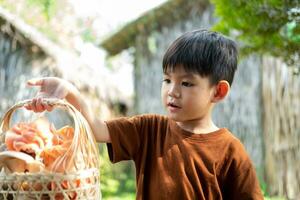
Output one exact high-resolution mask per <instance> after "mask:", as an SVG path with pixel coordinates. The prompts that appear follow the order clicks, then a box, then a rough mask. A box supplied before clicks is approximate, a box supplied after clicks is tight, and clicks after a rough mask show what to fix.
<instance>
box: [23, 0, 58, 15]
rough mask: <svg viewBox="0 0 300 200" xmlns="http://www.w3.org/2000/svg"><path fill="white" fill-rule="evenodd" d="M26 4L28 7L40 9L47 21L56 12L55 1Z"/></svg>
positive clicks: (29, 1)
mask: <svg viewBox="0 0 300 200" xmlns="http://www.w3.org/2000/svg"><path fill="white" fill-rule="evenodd" d="M27 2H28V4H29V5H36V6H39V7H41V9H42V11H43V14H44V15H45V17H46V18H47V20H49V19H50V17H51V16H52V15H53V14H54V13H55V11H56V0H27Z"/></svg>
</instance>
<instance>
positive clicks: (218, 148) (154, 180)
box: [26, 30, 263, 200]
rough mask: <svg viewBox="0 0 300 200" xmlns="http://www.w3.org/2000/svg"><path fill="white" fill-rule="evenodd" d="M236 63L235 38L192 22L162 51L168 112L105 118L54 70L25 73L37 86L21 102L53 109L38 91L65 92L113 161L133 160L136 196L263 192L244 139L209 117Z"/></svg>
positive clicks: (256, 195) (242, 196) (241, 198)
mask: <svg viewBox="0 0 300 200" xmlns="http://www.w3.org/2000/svg"><path fill="white" fill-rule="evenodd" d="M236 67H237V47H236V44H235V43H234V42H233V41H232V40H230V39H228V38H226V37H225V36H223V35H221V34H219V33H216V32H212V31H208V30H196V31H192V32H188V33H185V34H183V35H182V36H181V37H179V38H178V39H177V40H175V41H174V42H173V44H172V45H171V46H170V47H169V48H168V50H167V51H166V53H165V55H164V58H163V83H162V88H161V94H162V102H163V105H164V106H165V107H166V109H167V116H160V115H154V114H147V115H140V116H134V117H126V118H125V117H124V118H119V119H115V120H111V121H106V122H102V121H100V120H99V119H98V118H97V117H96V116H95V115H94V114H93V112H92V111H91V110H90V108H89V107H88V106H87V105H86V104H85V102H84V99H83V98H82V97H81V96H80V94H79V92H78V90H77V89H76V88H75V87H74V86H72V85H71V84H70V83H68V82H66V81H64V80H61V79H58V78H53V77H52V78H51V77H48V78H42V79H34V80H30V81H28V84H29V85H31V86H40V87H41V89H40V92H39V93H38V95H37V97H35V98H34V99H33V101H32V104H30V105H27V106H26V108H27V109H29V110H33V111H35V112H41V111H44V110H48V111H51V110H52V107H51V106H50V105H45V104H44V103H43V102H42V98H61V99H62V98H65V99H66V100H67V101H68V102H70V103H71V104H73V105H74V106H75V107H76V108H77V109H78V110H80V111H81V112H82V114H83V115H84V116H85V118H86V119H87V121H88V122H89V124H90V126H91V128H92V130H93V132H94V135H95V137H96V140H97V141H98V142H106V143H107V147H108V150H109V156H110V159H111V161H112V162H119V161H121V160H129V159H132V160H133V161H134V162H135V166H136V178H137V179H136V183H137V197H136V199H139V200H141V199H153V200H158V199H170V200H171V199H172V200H175V199H178V200H183V199H212V200H213V199H229V200H234V199H237V200H246V199H255V200H257V199H263V197H262V194H261V190H260V187H259V183H258V180H257V177H256V174H255V170H254V167H253V165H252V163H251V160H250V158H249V156H248V155H247V153H246V151H245V149H244V147H243V145H242V144H241V142H240V141H239V140H238V139H237V138H236V137H234V136H233V135H232V134H231V133H230V132H229V130H227V129H226V128H218V127H217V126H216V125H215V124H214V122H213V120H212V118H211V113H212V110H213V107H214V105H215V104H216V103H218V102H220V101H222V100H223V99H224V98H225V97H226V96H227V94H228V92H229V89H230V85H231V83H232V81H233V77H234V73H235V71H236Z"/></svg>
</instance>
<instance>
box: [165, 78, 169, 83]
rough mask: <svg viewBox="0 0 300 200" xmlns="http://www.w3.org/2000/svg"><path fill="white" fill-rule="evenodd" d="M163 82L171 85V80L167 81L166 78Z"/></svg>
mask: <svg viewBox="0 0 300 200" xmlns="http://www.w3.org/2000/svg"><path fill="white" fill-rule="evenodd" d="M163 82H165V83H171V80H170V79H168V78H165V79H164V80H163Z"/></svg>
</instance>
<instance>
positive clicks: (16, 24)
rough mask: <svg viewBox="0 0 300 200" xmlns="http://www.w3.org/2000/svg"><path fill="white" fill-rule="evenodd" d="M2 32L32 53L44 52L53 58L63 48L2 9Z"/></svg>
mask: <svg viewBox="0 0 300 200" xmlns="http://www.w3.org/2000/svg"><path fill="white" fill-rule="evenodd" d="M0 31H1V32H2V33H5V34H7V35H8V36H9V37H11V38H12V40H13V41H15V42H16V43H17V44H19V45H21V46H22V47H23V48H26V49H27V50H29V51H32V52H43V53H45V54H47V55H49V56H51V57H53V58H55V57H57V54H58V52H59V51H61V48H60V47H59V46H58V45H56V44H55V43H54V42H52V41H50V40H49V39H48V38H47V37H45V36H44V35H43V34H41V33H40V32H39V31H37V30H36V29H35V28H33V27H31V26H30V25H28V24H26V23H25V22H24V21H23V20H21V19H20V18H19V17H17V16H15V15H13V14H12V13H10V12H9V11H7V10H6V9H4V8H2V7H0Z"/></svg>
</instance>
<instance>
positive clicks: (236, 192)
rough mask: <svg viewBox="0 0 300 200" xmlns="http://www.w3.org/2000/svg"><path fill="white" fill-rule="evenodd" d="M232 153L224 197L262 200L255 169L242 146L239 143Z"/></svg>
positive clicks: (235, 199)
mask: <svg viewBox="0 0 300 200" xmlns="http://www.w3.org/2000/svg"><path fill="white" fill-rule="evenodd" d="M232 153H233V154H235V155H234V156H232V160H231V161H230V163H231V164H230V166H229V170H228V173H227V176H226V182H225V191H224V193H225V196H226V197H227V198H228V199H232V200H240V199H245V200H262V199H263V195H262V192H261V189H260V186H259V181H258V178H257V175H256V172H255V167H254V166H253V164H252V161H251V159H250V158H249V156H248V154H247V152H246V150H245V149H244V147H243V145H242V144H241V143H239V144H238V145H237V148H236V149H235V151H234V152H232ZM227 198H226V199H227Z"/></svg>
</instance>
